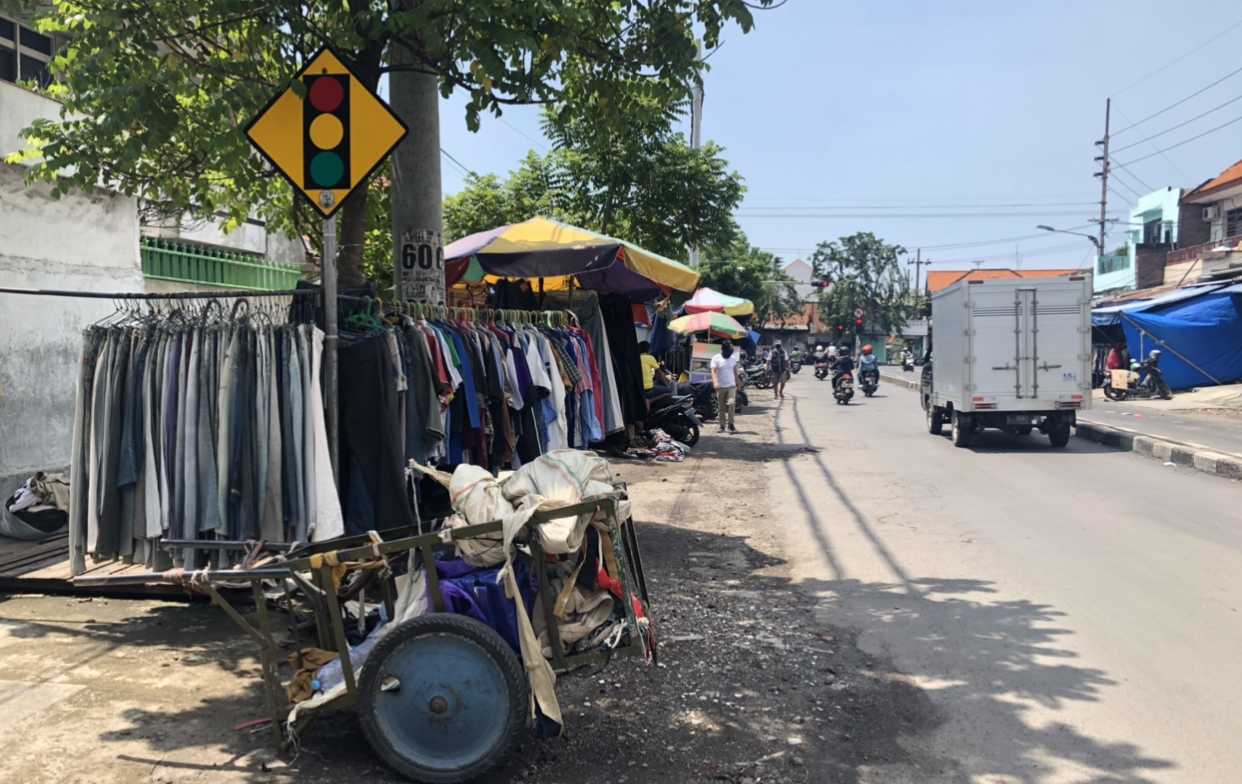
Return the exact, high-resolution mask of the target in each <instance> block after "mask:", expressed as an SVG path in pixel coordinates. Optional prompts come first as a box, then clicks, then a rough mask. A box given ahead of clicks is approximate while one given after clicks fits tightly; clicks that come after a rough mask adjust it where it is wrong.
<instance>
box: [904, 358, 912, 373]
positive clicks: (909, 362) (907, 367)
mask: <svg viewBox="0 0 1242 784" xmlns="http://www.w3.org/2000/svg"><path fill="white" fill-rule="evenodd" d="M901 369H902V370H905V371H908V372H911V373H912V372H914V360H913V359H911V358H910V357H902V358H901Z"/></svg>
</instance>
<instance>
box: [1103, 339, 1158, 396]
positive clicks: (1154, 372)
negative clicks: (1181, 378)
mask: <svg viewBox="0 0 1242 784" xmlns="http://www.w3.org/2000/svg"><path fill="white" fill-rule="evenodd" d="M1159 366H1160V352H1159V351H1153V352H1151V356H1150V358H1149V359H1148V360H1147V361H1146V362H1143V363H1139V362H1138V361H1137V360H1135V361H1134V362H1131V363H1130V369H1129V370H1127V371H1119V370H1114V371H1113V372H1111V373H1109V374H1108V375H1107V376H1105V377H1104V386H1103V390H1104V396H1105V397H1107V398H1108V399H1109V400H1129V399H1130V398H1151V397H1159V398H1162V399H1164V400H1172V399H1173V390H1172V389H1170V388H1169V385H1168V384H1167V383H1165V380H1164V374H1163V373H1162V372H1161V370H1160V367H1159ZM1123 372H1124V375H1122V373H1123ZM1144 373H1146V375H1145V376H1144V375H1143V374H1144ZM1140 379H1141V380H1140ZM1114 381H1117V382H1122V381H1124V382H1125V385H1124V386H1122V385H1121V384H1120V383H1117V384H1115V383H1114Z"/></svg>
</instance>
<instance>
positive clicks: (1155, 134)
mask: <svg viewBox="0 0 1242 784" xmlns="http://www.w3.org/2000/svg"><path fill="white" fill-rule="evenodd" d="M1237 101H1242V95H1239V96H1238V97H1237V98H1230V99H1229V100H1228V101H1225V102H1224V103H1222V104H1221V105H1220V106H1217V107H1215V108H1212V109H1208V110H1207V111H1206V112H1204V113H1203V114H1200V115H1198V116H1196V117H1191V118H1190V119H1189V120H1187V121H1186V122H1183V123H1178V124H1177V125H1174V126H1173V127H1172V128H1165V129H1164V130H1163V131H1161V132H1160V133H1153V134H1152V135H1151V136H1147V137H1145V141H1151V140H1152V139H1154V138H1156V137H1157V136H1164V135H1165V134H1166V133H1168V132H1169V131H1176V130H1177V129H1178V128H1181V127H1182V126H1183V125H1189V124H1191V123H1192V122H1194V121H1195V120H1198V119H1200V118H1202V117H1207V116H1208V115H1209V114H1211V113H1212V112H1216V111H1220V110H1221V109H1224V108H1225V107H1226V106H1228V105H1229V104H1231V103H1235V102H1237ZM1142 143H1143V142H1135V143H1134V144H1127V145H1126V146H1125V147H1118V148H1117V149H1115V150H1113V152H1121V151H1122V150H1128V149H1130V148H1131V147H1137V146H1139V145H1140V144H1142Z"/></svg>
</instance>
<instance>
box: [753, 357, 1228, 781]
mask: <svg viewBox="0 0 1242 784" xmlns="http://www.w3.org/2000/svg"><path fill="white" fill-rule="evenodd" d="M788 391H789V397H788V399H786V400H785V401H784V402H783V404H782V405H781V407H780V408H779V409H778V410H777V413H776V425H777V427H778V430H777V439H778V441H780V442H781V443H782V444H787V445H790V446H793V445H805V446H808V447H812V448H814V449H815V450H816V451H815V453H814V454H812V455H811V456H810V458H811V459H805V458H801V459H791V460H785V461H770V462H768V463H766V464H765V465H764V470H766V471H767V473H768V479H769V481H770V489H771V495H772V497H773V498H774V499H779V500H778V504H779V506H778V508H777V509H775V510H774V511H775V512H776V514H775V515H774V517H775V519H776V520H778V521H779V526H780V531H781V534H782V535H783V536H784V537H785V539H786V542H785V548H784V549H785V550H786V551H787V552H790V553H797V554H799V555H797V556H796V557H795V558H794V559H793V562H792V563H791V564H790V565H791V567H792V570H793V575H794V576H795V578H796V579H797V581H798V582H800V583H801V584H802V585H803V586H805V587H806V588H808V589H810V590H812V591H815V592H816V593H817V594H818V595H819V596H820V597H821V603H820V607H819V610H818V612H819V613H820V615H821V618H823V619H824V620H826V621H828V622H830V623H833V624H836V625H844V626H848V627H853V628H856V629H859V630H861V632H862V636H861V637H860V645H861V646H862V647H864V649H865V650H866V651H867V652H868V653H870V654H873V655H874V656H876V657H877V659H881V658H882V659H883V660H884V661H885V663H887V664H891V666H893V667H894V668H895V669H896V670H897V671H898V672H900V673H902V675H903V676H904V678H905V679H906V680H907V682H908V683H910V684H913V685H916V686H918V687H919V690H912V691H915V692H916V693H918V694H919V697H920V699H923V698H924V696H925V698H926V699H929V700H930V702H931V704H932V707H933V711H932V712H933V714H934V715H935V717H936V718H935V721H934V722H933V726H932V727H931V728H928V727H926V726H925V725H926V722H922V723H917V724H918V726H913V725H912V726H911V728H909V731H908V732H905V733H898V734H897V738H898V741H897V745H898V746H899V750H898V753H896V755H895V758H894V759H890V760H887V761H886V762H885V764H882V765H876V766H875V767H874V768H872V769H870V770H869V771H867V770H864V771H863V774H862V776H861V777H860V779H859V780H860V781H863V782H876V784H879V782H883V783H884V784H900V783H901V782H953V783H954V784H958V783H961V782H971V783H972V784H973V783H975V782H978V783H979V784H1017V783H1018V782H1022V783H1023V784H1028V783H1029V784H1036V783H1038V784H1054V783H1058V782H1074V783H1075V784H1077V783H1078V782H1109V783H1110V784H1115V783H1119V782H1178V783H1179V784H1200V783H1202V784H1207V783H1209V782H1212V783H1214V782H1222V783H1223V782H1236V781H1237V780H1238V777H1239V774H1238V771H1239V770H1242V743H1239V741H1238V738H1239V737H1242V654H1240V652H1242V616H1240V614H1239V608H1242V583H1240V582H1239V581H1238V580H1237V575H1238V574H1239V573H1242V519H1240V516H1239V515H1238V513H1237V510H1238V507H1239V500H1240V499H1242V487H1239V486H1238V484H1237V483H1236V482H1231V481H1229V480H1225V479H1222V478H1219V477H1213V476H1208V475H1205V474H1202V473H1198V472H1195V471H1192V470H1189V469H1184V468H1181V467H1166V466H1164V465H1162V464H1161V463H1160V462H1158V461H1154V460H1151V459H1150V458H1146V457H1140V456H1137V455H1133V454H1130V453H1121V452H1117V451H1114V450H1111V449H1109V448H1106V447H1103V446H1101V445H1098V444H1094V443H1091V442H1088V441H1086V440H1085V439H1071V442H1070V445H1069V447H1067V448H1065V449H1059V450H1058V449H1053V448H1051V447H1050V446H1049V444H1048V441H1047V439H1046V438H1045V437H1040V436H1038V435H1033V436H1029V437H1021V436H1010V435H1005V434H1002V433H999V432H995V431H987V432H986V433H985V434H983V435H981V436H978V437H977V439H976V444H975V446H974V447H973V448H970V449H956V448H954V447H953V445H952V444H951V443H950V442H949V440H948V439H947V438H946V437H933V436H931V435H929V434H928V433H927V432H926V430H925V429H924V425H923V416H922V411H921V409H920V408H919V405H918V402H917V396H916V393H914V392H913V391H909V390H905V389H899V388H896V387H894V386H892V385H887V386H885V387H884V388H882V389H881V390H880V392H879V394H878V395H877V397H875V398H871V399H864V398H855V400H854V403H853V404H851V405H850V406H848V407H842V406H837V405H834V404H833V401H832V399H831V398H830V397H829V396H828V392H827V384H826V383H823V384H820V383H818V382H816V381H815V380H814V378H812V377H810V376H805V377H799V378H797V379H795V380H794V381H793V382H792V383H791V384H790V386H789V390H788Z"/></svg>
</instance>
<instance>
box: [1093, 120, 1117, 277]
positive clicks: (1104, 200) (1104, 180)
mask: <svg viewBox="0 0 1242 784" xmlns="http://www.w3.org/2000/svg"><path fill="white" fill-rule="evenodd" d="M1112 112H1113V99H1112V98H1108V99H1105V101H1104V139H1103V140H1101V141H1098V142H1096V143H1095V144H1096V146H1097V147H1103V148H1104V154H1103V155H1099V156H1096V160H1097V161H1099V162H1100V171H1098V172H1096V173H1095V176H1096V177H1099V178H1100V247H1099V252H1100V255H1101V256H1103V255H1104V232H1105V230H1106V228H1107V226H1108V224H1107V223H1106V221H1107V219H1108V169H1109V163H1108V123H1109V119H1110V116H1111V115H1112Z"/></svg>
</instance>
